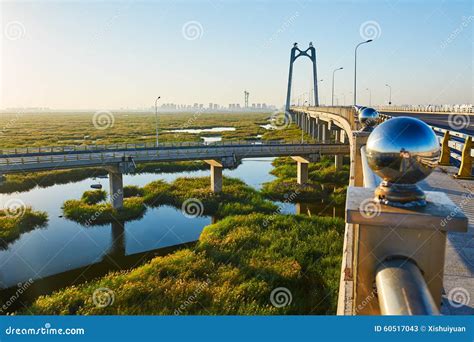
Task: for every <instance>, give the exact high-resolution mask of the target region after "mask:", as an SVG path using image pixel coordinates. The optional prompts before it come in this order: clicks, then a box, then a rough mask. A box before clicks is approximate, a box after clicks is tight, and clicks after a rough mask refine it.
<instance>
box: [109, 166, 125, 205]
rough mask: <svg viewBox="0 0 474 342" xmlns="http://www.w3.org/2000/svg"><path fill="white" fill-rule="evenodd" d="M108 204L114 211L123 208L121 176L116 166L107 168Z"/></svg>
mask: <svg viewBox="0 0 474 342" xmlns="http://www.w3.org/2000/svg"><path fill="white" fill-rule="evenodd" d="M108 171H109V189H110V190H109V194H110V203H111V204H112V207H113V208H115V209H120V208H122V207H123V175H122V172H120V169H119V167H118V166H110V167H108Z"/></svg>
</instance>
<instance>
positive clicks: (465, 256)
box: [421, 167, 474, 315]
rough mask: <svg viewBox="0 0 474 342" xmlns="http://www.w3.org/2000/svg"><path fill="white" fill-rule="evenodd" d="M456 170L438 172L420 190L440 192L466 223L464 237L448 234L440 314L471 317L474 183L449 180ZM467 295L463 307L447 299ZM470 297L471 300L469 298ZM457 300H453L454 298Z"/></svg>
mask: <svg viewBox="0 0 474 342" xmlns="http://www.w3.org/2000/svg"><path fill="white" fill-rule="evenodd" d="M455 173H457V168H455V167H439V168H437V169H436V170H435V171H434V172H433V173H432V174H431V175H430V176H429V177H428V178H427V179H426V180H425V181H424V182H422V184H421V186H422V187H423V189H425V190H431V191H441V192H444V193H446V194H447V195H448V197H449V198H450V199H451V200H452V201H453V202H454V203H456V205H458V206H459V207H460V208H461V209H462V210H463V211H464V213H465V214H466V216H467V217H468V219H469V230H468V232H467V233H455V232H452V233H449V234H448V241H447V244H446V258H445V265H444V295H443V306H442V310H441V311H442V313H443V314H447V315H459V314H464V315H465V314H470V315H472V314H474V204H473V202H474V181H469V180H458V179H454V178H453V177H452V175H453V174H455ZM459 290H461V291H462V292H463V293H464V294H466V293H467V299H466V300H462V301H463V302H467V304H466V305H461V303H459V305H458V304H456V303H454V305H452V304H450V303H449V301H448V295H449V294H450V291H452V292H451V294H452V293H455V292H458V293H461V292H460V291H459ZM469 297H470V298H469ZM454 299H456V296H454Z"/></svg>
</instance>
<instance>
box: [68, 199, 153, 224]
mask: <svg viewBox="0 0 474 342" xmlns="http://www.w3.org/2000/svg"><path fill="white" fill-rule="evenodd" d="M62 209H63V213H64V217H66V218H67V219H69V220H72V221H75V222H78V223H81V224H83V225H86V226H93V225H100V224H105V223H110V222H115V221H121V222H124V221H130V220H136V219H139V218H141V217H142V216H143V214H144V213H145V211H146V206H145V205H144V204H143V199H142V198H139V197H131V198H125V199H124V200H123V207H122V208H120V209H115V208H113V207H112V205H111V204H110V203H96V204H88V203H86V202H84V201H83V200H68V201H66V202H64V204H63V208H62Z"/></svg>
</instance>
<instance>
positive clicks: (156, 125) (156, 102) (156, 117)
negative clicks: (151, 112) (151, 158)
mask: <svg viewBox="0 0 474 342" xmlns="http://www.w3.org/2000/svg"><path fill="white" fill-rule="evenodd" d="M160 98H161V96H158V97H157V98H156V100H155V128H156V147H158V100H159V99H160Z"/></svg>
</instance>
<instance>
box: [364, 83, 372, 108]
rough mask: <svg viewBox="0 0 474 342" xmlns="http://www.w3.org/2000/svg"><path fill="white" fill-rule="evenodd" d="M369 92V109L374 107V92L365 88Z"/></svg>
mask: <svg viewBox="0 0 474 342" xmlns="http://www.w3.org/2000/svg"><path fill="white" fill-rule="evenodd" d="M365 90H367V91H368V92H369V107H370V106H372V90H370V89H369V88H365Z"/></svg>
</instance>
